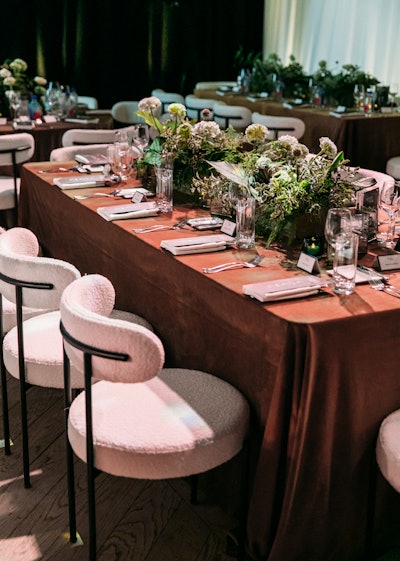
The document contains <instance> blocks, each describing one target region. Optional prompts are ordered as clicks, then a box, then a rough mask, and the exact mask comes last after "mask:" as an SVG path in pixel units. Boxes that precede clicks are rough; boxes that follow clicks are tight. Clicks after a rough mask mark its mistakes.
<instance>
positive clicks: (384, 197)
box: [378, 181, 400, 248]
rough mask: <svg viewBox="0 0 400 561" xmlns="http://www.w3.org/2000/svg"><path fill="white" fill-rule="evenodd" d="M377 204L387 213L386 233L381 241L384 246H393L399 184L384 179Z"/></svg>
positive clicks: (399, 191) (399, 190)
mask: <svg viewBox="0 0 400 561" xmlns="http://www.w3.org/2000/svg"><path fill="white" fill-rule="evenodd" d="M378 205H379V208H380V210H383V212H385V213H386V214H387V215H388V222H387V233H386V236H385V238H384V239H383V240H382V241H381V244H382V245H383V246H384V247H390V248H393V247H394V245H395V227H396V216H397V213H398V211H399V208H400V185H399V184H398V183H396V182H395V183H394V184H392V183H389V182H388V181H385V182H384V183H383V185H382V186H381V188H380V190H379V201H378Z"/></svg>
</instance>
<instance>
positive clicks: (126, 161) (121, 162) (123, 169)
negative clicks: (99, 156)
mask: <svg viewBox="0 0 400 561" xmlns="http://www.w3.org/2000/svg"><path fill="white" fill-rule="evenodd" d="M107 160H108V164H109V166H110V169H111V171H112V172H113V173H114V174H115V175H116V176H117V178H118V182H119V183H120V182H121V181H127V180H128V179H129V177H130V176H131V174H132V172H133V167H134V161H135V153H134V151H133V149H132V146H130V145H129V143H126V142H116V143H114V144H112V145H110V146H109V147H108V148H107Z"/></svg>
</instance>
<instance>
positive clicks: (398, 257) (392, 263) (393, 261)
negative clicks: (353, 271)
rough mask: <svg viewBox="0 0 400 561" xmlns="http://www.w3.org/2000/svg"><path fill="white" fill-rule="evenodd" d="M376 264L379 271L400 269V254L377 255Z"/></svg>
mask: <svg viewBox="0 0 400 561" xmlns="http://www.w3.org/2000/svg"><path fill="white" fill-rule="evenodd" d="M378 264H379V268H380V270H381V271H393V270H394V269H400V254H393V255H378Z"/></svg>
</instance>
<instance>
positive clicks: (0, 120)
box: [0, 117, 7, 125]
mask: <svg viewBox="0 0 400 561" xmlns="http://www.w3.org/2000/svg"><path fill="white" fill-rule="evenodd" d="M6 124H7V117H0V125H6Z"/></svg>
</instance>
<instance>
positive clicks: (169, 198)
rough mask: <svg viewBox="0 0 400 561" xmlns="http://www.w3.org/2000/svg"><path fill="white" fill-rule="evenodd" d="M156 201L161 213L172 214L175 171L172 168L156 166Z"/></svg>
mask: <svg viewBox="0 0 400 561" xmlns="http://www.w3.org/2000/svg"><path fill="white" fill-rule="evenodd" d="M155 174H156V180H157V183H156V199H157V206H158V208H159V209H160V212H172V209H173V179H174V170H173V169H172V168H170V167H163V166H155Z"/></svg>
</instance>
